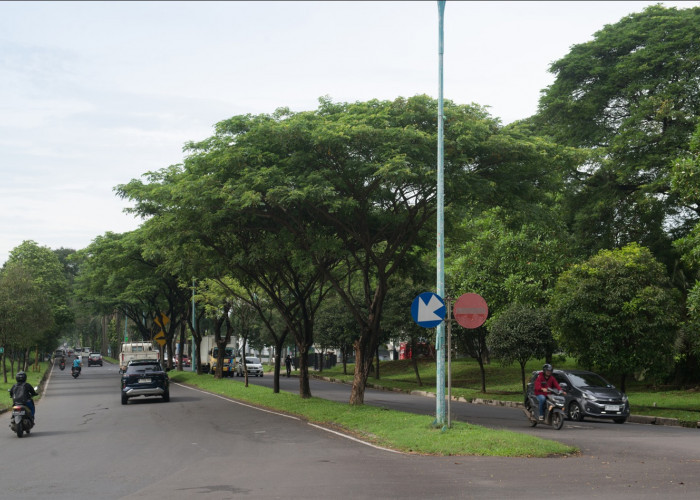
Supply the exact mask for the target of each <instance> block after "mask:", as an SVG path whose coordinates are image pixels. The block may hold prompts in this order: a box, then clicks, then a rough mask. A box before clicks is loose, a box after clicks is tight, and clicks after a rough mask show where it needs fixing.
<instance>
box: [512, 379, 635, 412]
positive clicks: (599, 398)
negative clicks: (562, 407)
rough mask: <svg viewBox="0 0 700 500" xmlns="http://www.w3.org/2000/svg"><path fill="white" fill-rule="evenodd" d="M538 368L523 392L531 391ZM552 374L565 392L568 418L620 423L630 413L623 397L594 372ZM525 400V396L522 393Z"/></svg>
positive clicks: (626, 401) (528, 392)
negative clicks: (603, 419) (610, 420)
mask: <svg viewBox="0 0 700 500" xmlns="http://www.w3.org/2000/svg"><path fill="white" fill-rule="evenodd" d="M539 373H540V372H539V371H535V372H532V378H531V379H530V383H529V384H528V386H527V394H532V392H533V390H534V389H533V387H534V384H535V379H536V378H537V375H539ZM553 376H554V378H555V379H557V382H559V385H562V384H566V386H564V385H562V389H563V390H565V391H566V412H567V415H568V416H569V418H570V419H571V420H576V421H578V422H580V421H581V420H583V418H584V417H595V418H607V419H612V420H613V422H615V423H617V424H624V423H625V422H626V421H627V417H629V416H630V404H629V401H628V400H627V396H626V395H625V394H624V393H622V392H620V391H618V390H617V389H616V388H615V386H614V385H612V384H611V383H609V382H608V381H607V380H605V379H604V378H603V377H601V376H600V375H598V374H597V373H593V372H589V371H585V370H554V372H553ZM525 399H527V396H525Z"/></svg>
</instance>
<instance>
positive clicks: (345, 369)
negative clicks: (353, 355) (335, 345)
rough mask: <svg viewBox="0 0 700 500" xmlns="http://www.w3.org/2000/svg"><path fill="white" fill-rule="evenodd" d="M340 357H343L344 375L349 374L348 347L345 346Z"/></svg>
mask: <svg viewBox="0 0 700 500" xmlns="http://www.w3.org/2000/svg"><path fill="white" fill-rule="evenodd" d="M340 355H341V356H342V357H343V375H347V374H348V347H347V346H346V345H344V346H343V347H342V348H341V349H340Z"/></svg>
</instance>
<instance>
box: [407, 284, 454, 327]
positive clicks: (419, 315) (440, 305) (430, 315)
mask: <svg viewBox="0 0 700 500" xmlns="http://www.w3.org/2000/svg"><path fill="white" fill-rule="evenodd" d="M446 312H447V309H446V308H445V301H443V300H442V297H440V296H439V295H437V294H434V293H432V292H423V293H421V294H420V295H419V296H418V297H416V298H415V299H414V300H413V304H411V316H413V321H415V322H416V323H417V324H418V326H422V327H423V328H435V327H436V326H438V325H439V324H440V323H442V320H443V319H444V318H445V313H446Z"/></svg>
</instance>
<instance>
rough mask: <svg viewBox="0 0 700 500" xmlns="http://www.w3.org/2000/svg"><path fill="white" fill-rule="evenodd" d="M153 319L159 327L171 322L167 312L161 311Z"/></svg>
mask: <svg viewBox="0 0 700 500" xmlns="http://www.w3.org/2000/svg"><path fill="white" fill-rule="evenodd" d="M153 321H155V323H156V325H158V326H159V327H161V328H165V325H167V324H168V323H170V318H168V317H167V316H166V315H165V314H163V313H160V314H159V315H158V316H156V319H154V320H153Z"/></svg>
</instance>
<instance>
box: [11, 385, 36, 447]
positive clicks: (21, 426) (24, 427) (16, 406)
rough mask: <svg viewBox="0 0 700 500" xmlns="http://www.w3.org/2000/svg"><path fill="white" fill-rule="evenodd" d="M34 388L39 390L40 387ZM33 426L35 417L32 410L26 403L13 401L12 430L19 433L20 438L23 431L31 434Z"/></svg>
mask: <svg viewBox="0 0 700 500" xmlns="http://www.w3.org/2000/svg"><path fill="white" fill-rule="evenodd" d="M34 390H35V391H38V390H39V388H38V387H35V388H34ZM8 391H9V389H8ZM33 427H34V417H33V416H32V410H31V409H30V408H29V407H28V406H27V405H26V404H23V403H20V402H18V401H13V404H12V415H11V416H10V429H11V430H12V432H14V433H15V434H17V437H18V438H21V437H22V434H23V433H27V435H29V433H30V431H31V430H32V428H33Z"/></svg>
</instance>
